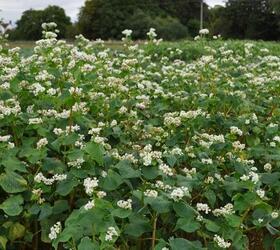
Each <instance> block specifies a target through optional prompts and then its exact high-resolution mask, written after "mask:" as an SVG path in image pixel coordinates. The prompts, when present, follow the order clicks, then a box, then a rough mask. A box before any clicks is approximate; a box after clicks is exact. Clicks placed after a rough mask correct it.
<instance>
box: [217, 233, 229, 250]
mask: <svg viewBox="0 0 280 250" xmlns="http://www.w3.org/2000/svg"><path fill="white" fill-rule="evenodd" d="M214 241H215V242H216V243H217V245H218V246H219V247H220V248H229V247H230V246H231V243H230V242H228V241H225V240H224V239H223V238H222V237H221V236H219V235H217V234H215V236H214Z"/></svg>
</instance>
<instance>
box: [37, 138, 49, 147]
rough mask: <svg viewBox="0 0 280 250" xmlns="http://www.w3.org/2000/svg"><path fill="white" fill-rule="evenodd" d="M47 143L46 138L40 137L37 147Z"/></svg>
mask: <svg viewBox="0 0 280 250" xmlns="http://www.w3.org/2000/svg"><path fill="white" fill-rule="evenodd" d="M47 144H48V140H47V138H42V139H40V140H39V141H38V142H37V148H38V149H40V148H42V147H44V146H46V145H47Z"/></svg>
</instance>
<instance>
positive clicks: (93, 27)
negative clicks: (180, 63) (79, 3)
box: [78, 0, 187, 39]
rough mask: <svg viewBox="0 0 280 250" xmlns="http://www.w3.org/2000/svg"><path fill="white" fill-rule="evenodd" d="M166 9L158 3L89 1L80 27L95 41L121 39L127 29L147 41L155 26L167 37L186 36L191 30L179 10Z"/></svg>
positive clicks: (149, 1)
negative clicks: (96, 39) (99, 39)
mask: <svg viewBox="0 0 280 250" xmlns="http://www.w3.org/2000/svg"><path fill="white" fill-rule="evenodd" d="M170 3H172V2H170ZM164 6H165V5H164V4H163V3H161V2H160V1H157V0H143V1H136V0H89V1H86V2H85V5H84V7H82V9H81V11H80V13H79V22H78V23H79V28H80V31H81V33H83V34H84V35H85V36H86V37H88V38H91V39H95V38H103V39H110V38H113V39H119V38H120V37H121V32H122V30H124V29H127V28H131V29H133V31H134V32H135V34H134V36H135V38H138V39H143V38H144V37H145V35H146V32H147V31H148V29H149V28H150V27H153V26H157V27H158V30H160V33H161V34H162V36H163V38H167V39H174V38H182V37H185V36H186V34H187V28H186V27H185V26H184V25H183V23H182V22H181V20H180V18H179V17H177V16H176V15H177V14H178V13H177V12H176V11H177V10H174V11H167V10H166V9H165V8H164ZM174 6H175V3H172V8H173V7H174ZM160 23H161V24H160ZM171 27H172V28H171ZM164 29H165V31H164ZM174 29H175V30H174ZM171 31H172V33H170V32H171ZM175 33H176V34H175ZM179 33H180V34H179ZM172 34H173V35H172Z"/></svg>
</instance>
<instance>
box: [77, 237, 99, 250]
mask: <svg viewBox="0 0 280 250" xmlns="http://www.w3.org/2000/svg"><path fill="white" fill-rule="evenodd" d="M95 249H98V247H97V246H96V244H94V243H93V242H92V240H91V239H90V238H89V237H84V238H82V240H81V242H80V244H79V245H78V250H95Z"/></svg>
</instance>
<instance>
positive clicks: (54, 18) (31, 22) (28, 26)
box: [12, 5, 71, 40]
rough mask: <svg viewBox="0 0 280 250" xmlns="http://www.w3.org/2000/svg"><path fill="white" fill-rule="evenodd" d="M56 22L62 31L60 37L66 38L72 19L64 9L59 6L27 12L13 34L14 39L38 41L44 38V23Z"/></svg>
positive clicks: (18, 22)
mask: <svg viewBox="0 0 280 250" xmlns="http://www.w3.org/2000/svg"><path fill="white" fill-rule="evenodd" d="M45 22H55V23H56V24H57V28H58V29H59V30H60V33H59V37H60V38H65V35H66V30H67V27H68V26H69V25H71V21H70V17H68V16H67V15H66V14H65V11H64V9H63V8H61V7H59V6H55V5H53V6H48V7H47V8H45V9H44V10H33V9H30V10H26V11H25V12H24V13H23V14H22V16H21V18H20V20H18V21H17V27H16V29H15V31H14V32H13V33H12V36H13V37H12V38H14V39H21V40H37V39H40V38H41V37H42V27H41V25H42V23H45Z"/></svg>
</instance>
